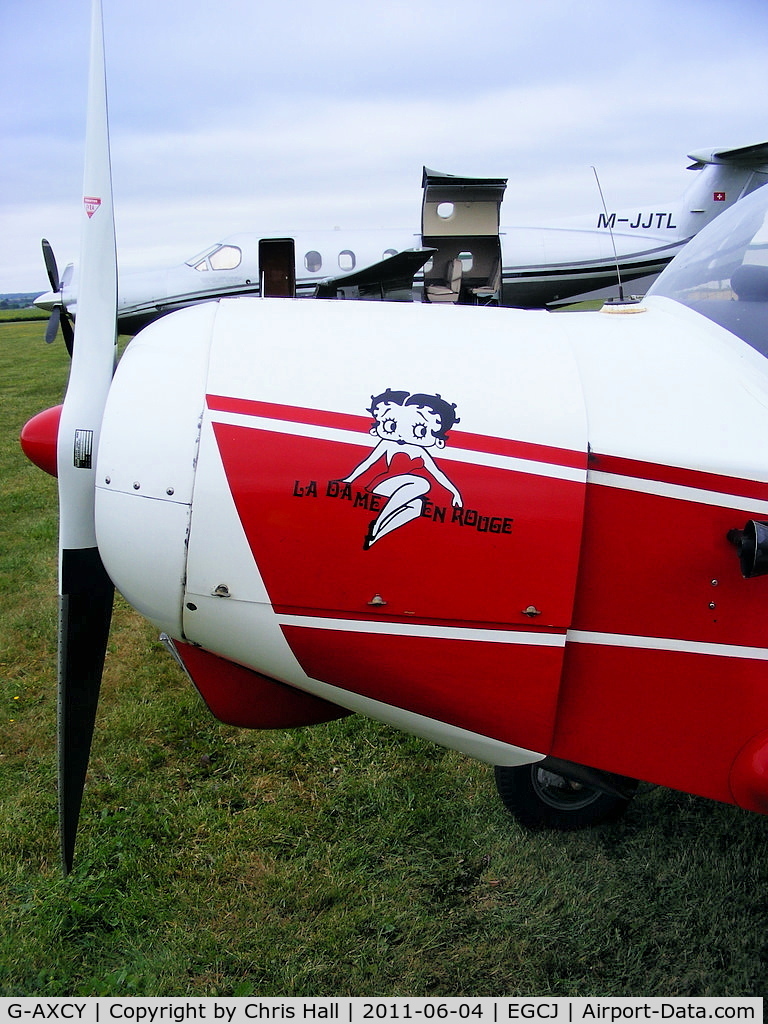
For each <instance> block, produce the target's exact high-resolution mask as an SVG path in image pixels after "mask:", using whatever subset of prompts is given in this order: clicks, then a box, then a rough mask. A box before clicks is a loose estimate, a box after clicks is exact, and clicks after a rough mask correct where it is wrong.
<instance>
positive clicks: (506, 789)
mask: <svg viewBox="0 0 768 1024" xmlns="http://www.w3.org/2000/svg"><path fill="white" fill-rule="evenodd" d="M495 774H496V789H497V790H498V792H499V796H500V797H501V801H502V803H503V804H504V806H505V807H506V808H507V810H508V811H510V812H511V813H512V814H514V816H515V817H516V818H517V820H518V821H519V822H520V823H521V824H522V825H525V826H526V827H527V828H554V829H559V830H560V831H562V832H571V831H574V830H575V829H580V828H589V827H590V826H592V825H601V824H603V823H605V822H608V821H616V819H617V818H620V817H621V816H622V814H623V813H624V811H625V810H626V809H627V807H628V805H629V801H630V800H631V799H632V797H633V796H634V790H635V788H636V786H637V784H636V783H634V784H633V783H632V782H631V781H630V780H625V782H626V785H625V789H624V792H625V793H626V795H625V796H619V795H618V794H615V793H606V792H604V791H603V790H601V789H597V788H595V787H593V786H588V785H586V784H584V783H582V782H576V781H575V780H573V779H569V778H568V777H567V776H565V775H560V774H559V773H558V772H553V771H550V770H548V769H546V768H540V767H538V765H536V764H523V765H515V766H513V767H508V766H506V765H500V766H497V767H496V769H495Z"/></svg>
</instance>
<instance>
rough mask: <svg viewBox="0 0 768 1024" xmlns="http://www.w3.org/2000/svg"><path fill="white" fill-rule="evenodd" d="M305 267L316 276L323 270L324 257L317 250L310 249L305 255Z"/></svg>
mask: <svg viewBox="0 0 768 1024" xmlns="http://www.w3.org/2000/svg"><path fill="white" fill-rule="evenodd" d="M304 266H305V267H306V268H307V270H308V271H309V272H310V274H316V273H317V272H318V270H321V269H322V266H323V257H322V256H321V255H320V253H319V252H317V250H316V249H310V250H309V252H305V253H304Z"/></svg>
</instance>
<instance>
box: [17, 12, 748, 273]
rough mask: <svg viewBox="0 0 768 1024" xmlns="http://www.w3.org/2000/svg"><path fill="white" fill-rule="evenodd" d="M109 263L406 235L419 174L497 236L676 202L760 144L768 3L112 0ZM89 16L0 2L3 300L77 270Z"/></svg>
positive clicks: (413, 221)
mask: <svg viewBox="0 0 768 1024" xmlns="http://www.w3.org/2000/svg"><path fill="white" fill-rule="evenodd" d="M103 2H104V21H105V35H106V47H107V65H108V78H109V94H110V119H111V134H112V154H113V174H114V188H115V210H116V220H117V238H118V250H119V258H120V264H121V266H122V267H124V268H126V269H128V268H133V267H137V266H140V265H142V264H152V265H156V264H163V263H176V262H181V261H182V260H183V259H185V258H186V257H188V256H190V255H192V253H194V252H196V251H198V250H200V249H202V248H204V247H205V246H207V245H208V244H209V243H212V242H214V241H216V240H217V239H219V238H221V237H224V236H226V235H228V234H231V233H233V232H235V231H239V230H253V231H259V232H263V233H265V234H274V233H280V234H284V233H288V232H289V231H292V230H298V229H301V228H314V227H322V228H333V227H339V228H342V229H343V228H356V227H358V228H359V227H369V226H370V227H374V226H386V225H389V224H391V225H394V226H397V227H410V228H412V229H413V230H416V229H417V227H418V219H419V210H420V202H421V168H422V165H423V164H427V165H428V166H431V167H434V168H437V169H439V170H442V171H447V172H449V173H454V174H473V175H474V174H477V175H489V176H506V177H508V178H509V186H508V189H507V196H506V199H505V202H504V207H503V210H502V214H503V216H502V221H503V223H504V224H507V225H511V224H516V223H520V224H535V223H545V222H550V221H552V220H553V219H555V220H556V219H558V218H563V217H567V216H569V215H575V214H580V213H588V212H591V211H592V210H593V209H595V208H597V205H598V203H599V197H598V196H597V194H596V186H595V182H594V177H593V174H592V170H591V166H592V165H593V164H594V165H596V166H597V168H598V170H599V172H600V177H601V181H602V186H603V191H604V193H605V195H606V201H607V203H608V205H609V207H611V208H616V207H621V206H630V207H631V206H637V205H642V204H654V203H658V202H661V201H666V200H668V199H673V198H676V197H677V196H678V195H679V194H680V193H681V192H682V191H683V189H684V188H685V187H686V185H687V184H688V183H689V181H690V177H691V174H692V172H689V171H686V170H685V167H686V163H687V162H688V161H686V155H687V154H688V153H690V152H692V151H694V150H697V149H705V148H706V149H715V148H720V147H727V146H739V145H747V144H751V143H756V142H763V141H768V102H766V94H767V93H768V4H766V3H765V0H581V2H574V0H485V2H483V3H479V4H477V3H469V2H468V0H467V2H464V3H460V2H457V0H442V2H438V0H412V2H405V0H378V2H371V0H325V2H322V0H311V2H310V0H284V2H282V3H267V2H266V0H215V2H212V0H103ZM88 8H89V0H67V2H62V0H56V2H54V0H0V32H1V33H2V34H1V35H0V38H2V60H0V124H2V129H1V130H0V142H1V144H2V150H1V152H2V158H1V159H0V204H1V206H0V241H1V242H2V248H1V249H0V293H2V292H9V291H35V290H40V291H42V290H43V289H44V288H46V287H47V282H46V278H45V273H44V270H43V265H42V258H41V255H40V238H41V237H42V236H46V237H47V238H49V239H50V240H51V242H52V243H53V246H54V249H55V251H56V253H57V256H58V260H59V266H60V268H61V267H63V265H64V263H66V262H68V261H69V260H71V259H76V258H77V255H78V250H79V242H78V225H79V216H80V196H81V191H82V184H81V179H82V141H83V132H84V110H85V86H86V53H87V33H88V21H89V15H88Z"/></svg>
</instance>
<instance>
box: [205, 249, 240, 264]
mask: <svg viewBox="0 0 768 1024" xmlns="http://www.w3.org/2000/svg"><path fill="white" fill-rule="evenodd" d="M242 258H243V254H242V252H241V251H240V249H238V247H237V246H236V245H220V246H219V248H218V249H216V250H214V252H212V253H211V255H210V256H209V257H208V259H209V260H210V263H211V269H212V270H234V269H235V268H236V267H239V266H240V261H241V260H242Z"/></svg>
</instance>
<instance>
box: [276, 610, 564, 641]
mask: <svg viewBox="0 0 768 1024" xmlns="http://www.w3.org/2000/svg"><path fill="white" fill-rule="evenodd" d="M277 620H278V622H279V623H280V625H281V626H308V627H310V628H311V629H327V630H338V631H340V632H343V633H373V634H376V635H377V636H414V637H429V638H431V639H434V640H478V641H480V642H481V643H492V644H493V643H495V644H522V645H525V646H529V647H565V639H566V637H565V633H564V632H563V633H528V632H520V633H518V632H515V631H514V630H507V629H471V628H468V627H454V626H423V625H421V624H419V623H415V622H414V623H410V622H385V621H380V620H376V619H365V620H362V619H330V618H321V617H320V616H314V615H278V617H277Z"/></svg>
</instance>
